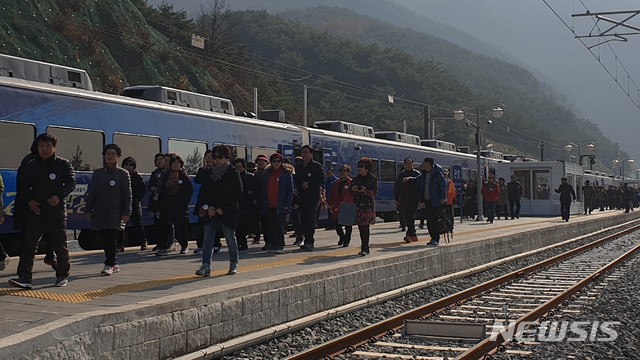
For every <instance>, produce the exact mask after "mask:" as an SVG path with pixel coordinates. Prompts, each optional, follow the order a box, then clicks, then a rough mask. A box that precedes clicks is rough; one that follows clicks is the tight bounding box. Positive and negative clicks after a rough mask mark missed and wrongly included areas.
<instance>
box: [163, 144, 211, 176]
mask: <svg viewBox="0 0 640 360" xmlns="http://www.w3.org/2000/svg"><path fill="white" fill-rule="evenodd" d="M206 151H207V143H206V142H203V141H195V140H175V139H169V152H170V153H176V154H178V155H180V157H181V158H182V160H183V161H184V169H185V170H186V171H187V174H189V175H195V174H196V173H197V172H198V169H199V168H200V167H201V166H202V160H203V159H204V153H205V152H206Z"/></svg>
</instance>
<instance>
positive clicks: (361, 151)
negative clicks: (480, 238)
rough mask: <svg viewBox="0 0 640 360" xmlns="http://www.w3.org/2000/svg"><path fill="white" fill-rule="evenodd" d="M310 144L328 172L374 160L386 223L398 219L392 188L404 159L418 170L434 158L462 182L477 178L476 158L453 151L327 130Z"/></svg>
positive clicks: (313, 135)
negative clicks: (337, 167) (318, 153)
mask: <svg viewBox="0 0 640 360" xmlns="http://www.w3.org/2000/svg"><path fill="white" fill-rule="evenodd" d="M309 143H310V144H311V146H313V147H314V148H315V149H316V150H317V151H318V152H321V154H322V158H321V159H322V163H323V167H324V168H325V170H326V169H327V167H329V166H331V164H337V165H338V166H340V165H342V164H349V165H350V166H351V167H352V168H353V169H355V168H356V165H357V163H358V159H360V158H361V157H363V156H366V157H368V158H371V159H372V160H373V163H374V169H373V171H372V172H373V173H374V174H375V175H376V177H377V178H378V197H377V198H376V212H377V213H378V215H379V216H380V217H381V218H383V219H385V221H389V220H393V219H395V218H396V216H397V214H396V205H395V198H394V194H393V186H394V183H395V180H396V177H397V174H398V171H399V169H400V168H401V167H402V163H403V160H404V159H405V158H407V157H412V158H413V159H414V161H415V163H416V166H419V165H420V163H421V162H422V159H423V158H425V157H427V156H430V157H433V158H434V159H435V161H436V163H437V164H440V165H442V166H443V167H445V168H447V169H450V170H452V171H450V173H452V174H453V173H454V171H453V170H455V169H459V170H460V173H459V174H456V175H454V176H456V177H460V179H461V180H467V179H469V178H472V177H475V174H476V170H475V168H476V158H475V156H474V155H470V154H461V153H458V152H454V151H447V150H442V149H435V148H430V147H426V146H421V145H411V144H405V143H398V142H394V141H390V140H384V139H376V138H370V137H364V136H354V135H352V134H346V133H341V132H335V131H331V130H324V129H309ZM483 161H484V160H483ZM354 176H355V174H354Z"/></svg>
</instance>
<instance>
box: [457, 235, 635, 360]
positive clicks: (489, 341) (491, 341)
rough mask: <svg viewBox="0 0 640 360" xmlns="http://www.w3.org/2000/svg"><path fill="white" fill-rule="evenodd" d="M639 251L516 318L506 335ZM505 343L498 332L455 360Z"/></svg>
mask: <svg viewBox="0 0 640 360" xmlns="http://www.w3.org/2000/svg"><path fill="white" fill-rule="evenodd" d="M639 250H640V244H638V245H636V246H635V247H634V248H633V249H631V250H629V251H627V252H626V253H624V254H622V255H620V256H619V257H618V258H616V259H614V260H613V261H612V262H610V263H609V264H607V265H606V266H605V267H603V268H601V269H598V270H596V271H594V272H593V273H591V275H589V276H587V277H586V278H584V279H582V280H580V282H578V283H577V284H575V285H574V286H572V287H570V288H569V289H567V290H565V291H564V292H562V293H560V294H558V295H556V296H555V297H553V298H552V299H550V300H549V301H547V302H545V303H544V304H542V305H540V306H538V307H537V308H535V309H533V310H532V311H531V312H529V313H527V314H525V315H523V316H522V317H520V318H518V319H517V320H516V321H514V322H512V323H511V324H510V325H509V327H508V328H507V329H506V330H505V331H506V333H507V334H513V332H509V331H512V330H515V329H517V327H518V325H520V323H522V322H527V321H535V320H537V319H539V318H540V317H541V316H543V315H544V314H546V313H548V312H549V311H551V310H553V309H554V308H555V307H556V306H558V305H560V304H562V302H563V301H565V300H567V299H569V298H570V297H572V296H573V295H575V294H576V293H577V292H578V291H580V290H582V289H583V288H584V287H586V286H587V285H589V284H590V283H592V282H593V281H594V280H595V279H597V278H599V277H600V276H601V275H603V274H605V273H607V272H608V271H610V270H611V269H613V268H614V267H616V266H618V265H619V264H620V263H621V262H623V261H625V260H626V259H627V258H629V257H630V256H631V255H633V254H635V253H636V252H638V251H639ZM506 341H507V339H505V338H504V335H503V333H502V332H499V333H498V334H497V336H496V338H495V339H491V338H486V339H484V340H482V341H481V342H479V343H478V344H476V345H475V346H473V347H472V348H471V349H469V350H467V351H465V352H464V353H462V354H460V355H459V356H458V357H456V359H459V360H468V359H479V358H481V357H483V356H485V355H487V354H489V353H490V352H492V351H493V350H495V349H497V348H498V347H499V346H500V345H502V344H503V343H505V342H506Z"/></svg>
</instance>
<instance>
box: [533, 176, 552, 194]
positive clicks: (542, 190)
mask: <svg viewBox="0 0 640 360" xmlns="http://www.w3.org/2000/svg"><path fill="white" fill-rule="evenodd" d="M531 174H532V175H533V190H534V191H535V192H534V194H533V196H534V197H533V199H534V200H549V199H551V186H550V184H549V170H532V171H531Z"/></svg>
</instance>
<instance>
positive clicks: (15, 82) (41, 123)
mask: <svg viewBox="0 0 640 360" xmlns="http://www.w3.org/2000/svg"><path fill="white" fill-rule="evenodd" d="M43 132H51V133H54V134H55V135H56V136H57V137H58V139H59V142H58V146H57V149H56V152H57V154H58V155H59V156H61V157H64V158H66V159H68V160H70V161H71V163H72V164H73V166H74V168H75V169H76V171H77V172H76V176H77V180H78V185H77V187H76V190H75V191H74V192H73V194H71V195H70V197H69V199H67V200H68V203H69V205H68V216H69V221H68V228H69V229H84V228H87V227H88V225H89V222H88V219H87V217H86V216H84V204H85V199H84V194H85V192H86V190H87V187H88V184H89V182H90V177H91V174H92V170H94V169H96V168H99V167H101V166H102V149H103V147H104V145H105V144H108V143H117V144H119V145H120V146H121V147H122V149H123V158H124V157H126V156H133V157H135V158H136V159H137V161H138V169H139V171H140V172H141V173H142V174H148V173H150V172H151V171H152V170H153V168H154V165H153V159H154V154H155V153H158V152H174V153H177V154H179V155H181V156H182V158H183V159H185V162H186V168H187V171H189V172H190V173H191V174H193V173H195V171H196V170H197V168H198V167H199V166H200V165H201V164H202V159H203V155H204V152H205V151H206V149H207V148H211V147H212V146H214V145H216V144H226V145H229V146H230V147H231V148H232V150H233V155H234V157H241V158H245V159H254V158H255V157H256V156H257V155H258V154H262V153H264V154H269V153H273V152H276V151H281V152H283V154H285V155H286V156H288V157H293V148H294V146H301V145H303V144H305V143H306V141H305V139H307V137H305V136H304V133H305V132H304V131H302V130H301V129H300V128H299V127H295V126H292V125H287V124H279V123H274V122H268V121H261V120H255V119H248V118H244V117H237V116H231V115H226V114H222V113H214V112H210V111H203V110H197V109H192V108H185V107H179V106H172V105H168V104H163V103H157V102H150V101H141V100H138V99H131V98H127V97H123V96H117V95H109V94H102V93H97V92H91V91H86V90H80V89H73V88H65V87H57V86H54V85H50V84H40V83H34V82H30V81H25V80H20V79H13V78H8V77H0V143H2V147H3V151H2V152H0V172H1V173H2V176H3V178H4V181H5V187H6V190H5V193H4V194H3V200H4V203H5V206H6V213H7V215H8V216H7V221H6V222H5V224H3V225H2V226H0V234H3V235H4V236H3V237H5V238H7V237H8V238H12V236H11V234H14V233H15V230H14V229H13V228H12V210H13V201H14V197H15V189H16V186H15V178H16V170H17V168H18V166H19V165H20V161H21V160H22V158H23V157H24V155H26V154H27V153H28V152H29V148H30V146H31V144H32V142H33V141H34V139H35V138H36V136H37V134H39V133H43ZM196 191H197V187H196ZM193 201H195V196H194V198H193ZM191 206H193V204H192V205H191ZM143 207H145V208H146V199H145V202H144V203H143ZM143 217H144V223H145V224H151V223H152V218H151V215H150V214H149V213H148V212H147V211H146V209H145V211H143ZM192 221H195V219H193V218H192ZM7 248H8V249H14V248H15V246H11V245H8V246H7ZM12 253H13V254H15V251H12Z"/></svg>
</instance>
